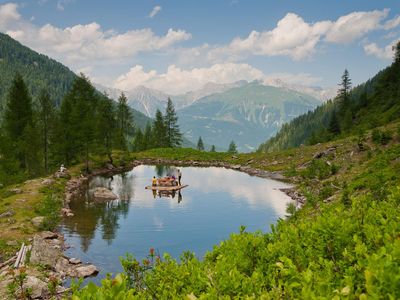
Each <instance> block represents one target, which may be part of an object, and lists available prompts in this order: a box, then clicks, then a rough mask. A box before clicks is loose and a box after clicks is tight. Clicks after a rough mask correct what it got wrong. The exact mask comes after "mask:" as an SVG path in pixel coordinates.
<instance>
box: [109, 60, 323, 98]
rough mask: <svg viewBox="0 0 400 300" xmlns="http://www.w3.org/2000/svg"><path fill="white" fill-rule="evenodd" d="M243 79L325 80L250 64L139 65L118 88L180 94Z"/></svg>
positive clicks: (271, 81)
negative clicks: (160, 67)
mask: <svg viewBox="0 0 400 300" xmlns="http://www.w3.org/2000/svg"><path fill="white" fill-rule="evenodd" d="M239 80H246V81H253V80H258V81H261V82H263V83H265V84H267V85H277V84H278V83H279V82H281V81H284V82H285V83H287V84H293V85H294V84H298V85H312V84H315V83H317V82H319V81H320V80H321V78H319V77H315V76H312V75H310V74H307V73H299V74H291V73H276V74H269V75H266V74H264V73H263V72H262V71H261V70H259V69H257V68H254V67H253V66H251V65H249V64H236V63H224V64H214V65H212V66H210V67H207V68H192V69H186V70H185V69H181V68H179V67H177V66H176V65H171V66H169V67H168V69H167V71H166V72H165V73H158V72H157V71H156V70H150V71H145V70H144V68H143V66H141V65H136V66H134V67H132V68H131V69H130V70H129V71H128V72H127V73H126V74H123V75H121V76H119V77H118V78H117V79H116V80H115V82H114V87H115V88H117V89H121V90H124V91H129V90H132V89H134V88H135V87H137V86H140V85H144V86H146V87H149V88H152V89H156V90H161V91H163V92H166V93H168V94H172V95H177V94H182V93H185V92H188V91H194V90H197V89H200V88H202V87H203V86H204V85H205V84H207V83H210V82H212V83H218V84H225V83H232V82H236V81H239Z"/></svg>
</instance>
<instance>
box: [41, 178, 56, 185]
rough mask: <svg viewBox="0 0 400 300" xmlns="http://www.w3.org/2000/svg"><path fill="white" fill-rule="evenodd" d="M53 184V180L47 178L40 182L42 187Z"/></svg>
mask: <svg viewBox="0 0 400 300" xmlns="http://www.w3.org/2000/svg"><path fill="white" fill-rule="evenodd" d="M54 182H55V180H54V179H50V178H47V179H45V180H43V181H42V184H43V185H51V184H53V183H54Z"/></svg>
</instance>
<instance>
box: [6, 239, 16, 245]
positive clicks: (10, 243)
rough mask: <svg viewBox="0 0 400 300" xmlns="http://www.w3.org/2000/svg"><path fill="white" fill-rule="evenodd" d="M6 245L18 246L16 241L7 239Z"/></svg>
mask: <svg viewBox="0 0 400 300" xmlns="http://www.w3.org/2000/svg"><path fill="white" fill-rule="evenodd" d="M6 245H7V246H18V242H17V241H15V240H12V241H7V243H6Z"/></svg>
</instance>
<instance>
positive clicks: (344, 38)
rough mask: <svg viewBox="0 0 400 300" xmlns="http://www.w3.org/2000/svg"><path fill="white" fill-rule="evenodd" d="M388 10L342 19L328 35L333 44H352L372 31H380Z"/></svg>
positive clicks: (357, 14)
mask: <svg viewBox="0 0 400 300" xmlns="http://www.w3.org/2000/svg"><path fill="white" fill-rule="evenodd" d="M388 13H389V10H388V9H384V10H382V11H380V10H374V11H370V12H353V13H350V14H348V15H346V16H342V17H340V18H339V19H338V20H337V21H336V22H334V23H333V25H332V27H331V28H330V30H329V31H328V33H327V34H326V41H328V42H331V43H343V44H344V43H350V42H352V41H354V40H356V39H358V38H361V37H362V36H364V35H365V34H367V33H368V32H370V31H372V30H376V29H379V28H380V27H381V26H380V22H381V21H382V20H383V19H384V18H386V17H387V15H388Z"/></svg>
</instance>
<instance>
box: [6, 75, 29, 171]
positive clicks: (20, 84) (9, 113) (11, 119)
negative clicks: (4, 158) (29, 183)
mask: <svg viewBox="0 0 400 300" xmlns="http://www.w3.org/2000/svg"><path fill="white" fill-rule="evenodd" d="M32 122H33V110H32V99H31V96H30V95H29V93H28V89H27V87H26V85H25V82H24V80H23V79H22V76H21V75H20V74H18V73H17V74H16V75H15V77H14V80H13V82H12V84H11V88H10V91H9V94H8V97H7V106H6V109H5V115H4V129H5V130H6V132H7V135H8V136H9V137H10V141H11V142H12V143H13V144H14V149H15V155H16V157H17V159H18V160H19V162H20V165H21V167H22V168H25V167H26V154H27V153H26V152H25V151H26V147H24V146H23V145H22V144H24V142H25V141H24V140H23V139H24V137H25V138H29V137H27V136H26V135H24V131H25V129H26V127H27V126H28V125H31V126H32Z"/></svg>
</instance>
